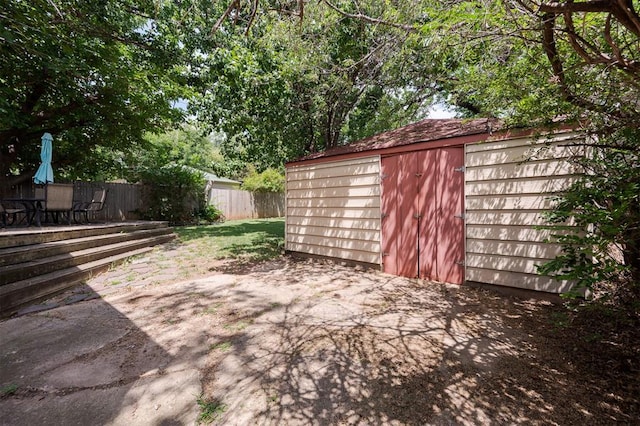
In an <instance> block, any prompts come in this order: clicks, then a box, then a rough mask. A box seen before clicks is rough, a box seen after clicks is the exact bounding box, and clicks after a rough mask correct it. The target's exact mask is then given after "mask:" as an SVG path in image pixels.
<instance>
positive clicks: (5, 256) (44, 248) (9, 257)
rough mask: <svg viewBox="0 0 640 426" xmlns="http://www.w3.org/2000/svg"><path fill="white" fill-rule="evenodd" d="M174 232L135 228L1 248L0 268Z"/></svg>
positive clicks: (162, 228) (163, 228)
mask: <svg viewBox="0 0 640 426" xmlns="http://www.w3.org/2000/svg"><path fill="white" fill-rule="evenodd" d="M172 232H173V231H172V230H171V228H168V227H160V228H152V229H141V230H137V229H134V230H133V231H132V232H118V233H113V232H110V233H108V234H103V235H95V236H88V237H81V238H73V239H68V240H58V241H50V242H45V243H39V244H32V245H25V246H21V247H5V248H1V249H0V268H1V267H3V266H5V265H15V264H19V263H25V262H29V261H33V260H36V259H39V258H45V257H52V256H56V255H61V254H64V253H69V252H75V251H79V250H85V249H89V248H92V247H102V246H107V245H110V244H115V243H119V242H123V241H130V240H134V239H139V238H148V237H154V236H158V235H165V234H171V233H172ZM0 275H2V272H0Z"/></svg>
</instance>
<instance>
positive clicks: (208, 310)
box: [202, 302, 223, 315]
mask: <svg viewBox="0 0 640 426" xmlns="http://www.w3.org/2000/svg"><path fill="white" fill-rule="evenodd" d="M222 305H223V303H222V302H218V303H215V304H213V305H211V306H209V307H208V308H206V309H205V310H203V311H202V315H215V314H217V313H218V311H219V310H220V308H221V307H222Z"/></svg>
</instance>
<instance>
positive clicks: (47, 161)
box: [33, 133, 53, 184]
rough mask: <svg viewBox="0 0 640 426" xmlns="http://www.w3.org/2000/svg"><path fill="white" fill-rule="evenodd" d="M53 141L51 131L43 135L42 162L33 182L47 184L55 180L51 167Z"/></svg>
mask: <svg viewBox="0 0 640 426" xmlns="http://www.w3.org/2000/svg"><path fill="white" fill-rule="evenodd" d="M52 141H53V136H51V134H50V133H45V134H44V135H42V147H41V148H40V160H41V161H42V162H41V163H40V167H39V168H38V171H37V172H36V174H35V175H34V176H33V183H36V184H46V183H50V182H53V169H52V168H51V155H52V151H53V146H52V144H51V142H52Z"/></svg>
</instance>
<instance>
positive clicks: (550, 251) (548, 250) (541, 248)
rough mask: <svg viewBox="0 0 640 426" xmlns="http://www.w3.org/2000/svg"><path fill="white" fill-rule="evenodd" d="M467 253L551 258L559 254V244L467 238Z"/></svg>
mask: <svg viewBox="0 0 640 426" xmlns="http://www.w3.org/2000/svg"><path fill="white" fill-rule="evenodd" d="M467 253H469V254H488V255H492V254H499V255H502V256H516V257H529V258H536V259H553V258H555V257H556V256H557V255H558V254H560V246H558V245H557V244H545V243H535V242H531V243H520V242H514V241H493V240H476V239H469V240H467Z"/></svg>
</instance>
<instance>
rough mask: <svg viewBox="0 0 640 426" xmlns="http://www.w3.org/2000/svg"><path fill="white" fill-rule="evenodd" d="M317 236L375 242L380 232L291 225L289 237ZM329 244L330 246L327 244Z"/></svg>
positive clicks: (375, 230)
mask: <svg viewBox="0 0 640 426" xmlns="http://www.w3.org/2000/svg"><path fill="white" fill-rule="evenodd" d="M301 235H305V236H306V235H308V236H317V237H322V238H326V239H327V240H329V239H342V240H349V239H354V240H360V241H375V242H376V243H379V241H377V240H376V238H379V237H380V231H379V230H377V229H372V230H368V229H367V230H359V229H350V228H329V229H327V228H326V227H322V226H298V225H289V236H301ZM327 244H330V243H329V242H327Z"/></svg>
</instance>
